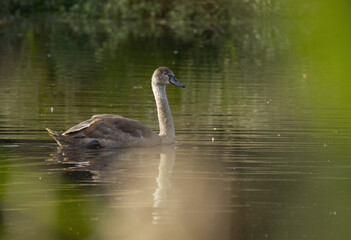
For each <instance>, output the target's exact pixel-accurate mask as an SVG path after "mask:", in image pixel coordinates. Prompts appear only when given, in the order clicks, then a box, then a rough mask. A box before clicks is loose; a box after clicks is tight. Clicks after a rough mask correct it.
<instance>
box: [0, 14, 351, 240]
mask: <svg viewBox="0 0 351 240" xmlns="http://www.w3.org/2000/svg"><path fill="white" fill-rule="evenodd" d="M287 25H288V24H285V23H282V22H279V23H272V22H264V21H247V22H243V23H238V24H237V25H235V26H234V27H233V29H231V32H230V33H228V34H223V33H221V31H216V29H215V30H213V31H210V32H208V31H203V32H201V29H200V30H199V29H195V28H194V29H192V28H189V29H188V28H187V29H185V30H184V32H181V31H178V30H179V29H171V30H170V29H167V28H166V27H165V26H162V25H160V26H159V25H153V26H143V25H129V24H122V25H119V26H115V25H114V24H112V23H109V22H99V23H96V22H95V23H92V22H84V21H83V22H64V21H57V20H52V19H49V20H45V21H43V20H26V21H18V22H12V23H9V24H6V25H2V26H1V25H0V42H1V45H0V53H1V54H0V100H1V105H0V209H1V210H0V238H2V239H345V237H346V236H350V234H351V232H350V228H349V224H350V220H351V219H350V216H351V211H350V199H351V187H350V186H351V162H350V154H351V148H350V143H351V128H350V121H351V114H350V110H351V109H350V108H349V107H347V106H346V105H345V104H344V105H343V104H340V102H341V100H340V95H339V94H338V93H339V91H341V90H342V89H341V88H342V86H337V85H335V84H334V83H333V81H328V80H329V79H332V78H333V76H330V73H329V69H325V68H321V67H319V66H318V65H317V64H316V63H315V62H314V61H313V59H312V58H310V57H309V55H308V54H300V53H301V49H300V47H301V46H298V44H297V41H298V40H297V39H296V38H294V33H296V32H294V31H290V30H291V29H289V28H288V27H287ZM304 50H306V49H304ZM158 66H168V67H169V68H171V69H172V70H173V72H174V73H175V75H176V77H177V78H178V79H179V80H180V81H181V82H182V83H184V84H185V86H186V88H185V89H181V88H176V87H172V86H169V87H168V88H167V93H168V98H169V102H170V105H171V110H172V113H173V118H174V122H175V129H176V139H177V144H176V145H174V146H173V145H172V146H163V147H156V148H148V149H144V148H137V149H121V150H108V149H99V150H92V149H90V150H74V149H70V150H62V149H59V148H57V145H56V143H55V142H54V141H53V140H52V139H51V138H50V136H49V135H48V134H47V132H46V131H45V128H46V127H49V128H51V129H55V130H57V131H63V130H65V129H67V128H69V127H71V126H72V125H74V124H77V123H79V122H80V121H82V120H85V119H88V118H90V116H92V115H94V114H100V113H112V114H113V113H115V114H119V115H122V116H125V117H129V118H133V119H138V120H141V121H143V122H144V123H145V124H146V125H148V126H149V127H151V128H152V129H154V130H155V131H157V130H158V123H157V113H156V108H155V102H154V98H153V95H152V91H151V86H150V79H151V75H152V72H153V71H154V69H155V68H157V67H158Z"/></svg>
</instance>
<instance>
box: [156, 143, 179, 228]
mask: <svg viewBox="0 0 351 240" xmlns="http://www.w3.org/2000/svg"><path fill="white" fill-rule="evenodd" d="M163 150H165V151H164V152H162V153H161V154H160V163H159V165H158V176H157V177H156V182H157V188H156V190H155V192H154V194H153V196H154V204H153V207H154V208H155V209H154V211H153V213H152V215H153V216H152V223H153V224H160V223H163V222H164V221H165V220H167V219H168V216H169V211H168V210H167V194H168V191H169V190H170V188H171V186H172V184H171V181H170V179H169V177H170V175H171V172H172V170H173V165H174V161H175V151H174V148H173V146H170V147H166V148H164V149H163Z"/></svg>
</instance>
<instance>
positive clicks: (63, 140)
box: [46, 128, 72, 147]
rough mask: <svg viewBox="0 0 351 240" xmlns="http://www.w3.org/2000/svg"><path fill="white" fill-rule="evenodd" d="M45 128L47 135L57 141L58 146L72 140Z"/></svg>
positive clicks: (66, 144)
mask: <svg viewBox="0 0 351 240" xmlns="http://www.w3.org/2000/svg"><path fill="white" fill-rule="evenodd" d="M46 130H47V131H48V133H49V135H50V136H51V137H52V138H53V139H54V140H55V141H56V142H57V144H58V145H60V147H64V146H68V145H71V144H72V140H71V139H70V138H69V137H67V136H64V135H62V134H60V133H58V132H56V131H54V130H51V129H49V128H46Z"/></svg>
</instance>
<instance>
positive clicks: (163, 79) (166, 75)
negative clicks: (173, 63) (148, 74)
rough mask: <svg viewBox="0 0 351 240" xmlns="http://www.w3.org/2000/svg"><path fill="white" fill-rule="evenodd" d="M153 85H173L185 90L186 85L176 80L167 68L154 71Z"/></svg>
mask: <svg viewBox="0 0 351 240" xmlns="http://www.w3.org/2000/svg"><path fill="white" fill-rule="evenodd" d="M152 84H157V85H167V84H173V85H176V86H178V87H182V88H185V86H184V84H183V83H181V82H179V81H178V79H176V78H175V76H174V74H173V72H172V71H171V70H170V69H169V68H166V67H159V68H157V69H156V70H155V71H154V74H153V75H152Z"/></svg>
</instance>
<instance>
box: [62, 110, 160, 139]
mask: <svg viewBox="0 0 351 240" xmlns="http://www.w3.org/2000/svg"><path fill="white" fill-rule="evenodd" d="M63 135H65V136H70V137H73V138H84V137H87V138H94V139H115V138H120V137H122V136H124V137H125V136H129V137H134V138H151V137H153V136H154V135H156V133H155V132H153V131H152V130H151V129H150V128H148V127H147V126H145V125H144V124H143V123H142V122H140V121H137V120H133V119H129V118H125V117H122V116H119V115H113V114H102V115H94V116H93V117H92V118H91V119H89V120H86V121H83V122H81V123H79V124H77V125H76V126H74V127H72V128H70V129H68V130H67V131H66V132H65V133H63Z"/></svg>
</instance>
